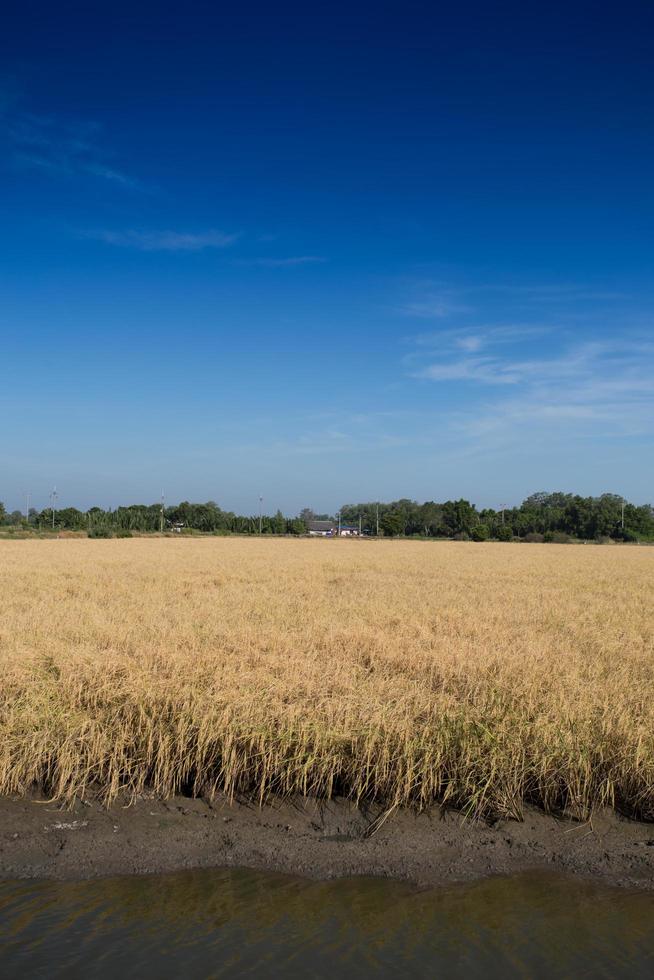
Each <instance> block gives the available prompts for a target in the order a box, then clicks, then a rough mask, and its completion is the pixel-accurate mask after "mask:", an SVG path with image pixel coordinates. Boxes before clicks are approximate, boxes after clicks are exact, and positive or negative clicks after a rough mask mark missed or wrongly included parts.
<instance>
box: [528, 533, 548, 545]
mask: <svg viewBox="0 0 654 980" xmlns="http://www.w3.org/2000/svg"><path fill="white" fill-rule="evenodd" d="M523 540H524V541H528V542H529V543H530V544H542V543H543V541H544V540H545V535H544V534H539V533H538V531H530V532H529V534H525V536H524V538H523Z"/></svg>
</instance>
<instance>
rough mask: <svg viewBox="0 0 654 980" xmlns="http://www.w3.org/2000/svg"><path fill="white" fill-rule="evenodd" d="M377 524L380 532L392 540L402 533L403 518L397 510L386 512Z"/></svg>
mask: <svg viewBox="0 0 654 980" xmlns="http://www.w3.org/2000/svg"><path fill="white" fill-rule="evenodd" d="M379 523H380V526H381V529H382V531H383V532H384V534H385V535H386V536H387V537H389V538H394V537H397V536H398V535H400V534H403V533H404V516H403V514H402V513H401V512H400V511H398V510H388V511H386V513H385V514H384V516H383V517H382V518H381V520H380V522H379Z"/></svg>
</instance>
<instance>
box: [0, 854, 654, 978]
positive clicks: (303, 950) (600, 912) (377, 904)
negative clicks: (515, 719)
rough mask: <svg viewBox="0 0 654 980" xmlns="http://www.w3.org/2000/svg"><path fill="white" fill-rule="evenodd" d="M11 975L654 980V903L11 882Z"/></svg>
mask: <svg viewBox="0 0 654 980" xmlns="http://www.w3.org/2000/svg"><path fill="white" fill-rule="evenodd" d="M0 942H1V943H2V953H1V957H2V958H1V960H0V975H1V976H2V977H3V978H11V977H56V976H62V977H63V976H65V977H82V976H93V977H100V978H104V977H107V978H109V977H111V978H114V977H120V978H121V980H125V978H129V977H139V978H143V977H157V978H163V977H239V976H252V977H285V978H286V977H303V978H304V977H330V978H333V977H366V976H371V977H394V978H395V977H402V976H411V977H452V976H461V977H463V976H465V977H477V976H479V977H482V976H483V977H484V978H485V980H490V978H494V977H498V978H499V977H506V976H507V975H511V976H524V977H548V978H550V977H553V976H554V977H611V978H615V977H630V978H633V977H647V978H649V977H651V976H654V896H652V895H649V894H645V893H631V892H623V891H619V890H612V889H607V888H601V887H598V886H596V885H591V884H587V883H584V882H579V881H575V880H571V879H566V878H560V877H550V876H535V875H529V876H521V877H517V878H494V879H488V880H486V881H482V882H478V883H476V884H473V885H465V886H461V885H458V886H453V887H448V888H441V889H435V890H431V891H422V892H420V891H417V890H415V889H414V888H412V887H411V886H410V885H405V884H402V883H398V882H392V881H384V880H380V879H348V880H341V881H331V882H311V881H305V880H300V879H297V878H288V877H285V876H282V875H273V874H262V873H260V872H255V871H245V870H225V871H192V872H183V873H180V874H173V875H161V876H157V877H143V878H114V879H106V880H99V881H85V882H47V881H46V882H43V881H40V882H28V881H18V882H16V881H10V882H7V881H5V882H0Z"/></svg>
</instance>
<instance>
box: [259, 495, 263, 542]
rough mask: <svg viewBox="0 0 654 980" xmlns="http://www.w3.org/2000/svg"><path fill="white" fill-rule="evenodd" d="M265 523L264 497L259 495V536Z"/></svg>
mask: <svg viewBox="0 0 654 980" xmlns="http://www.w3.org/2000/svg"><path fill="white" fill-rule="evenodd" d="M262 521H263V496H262V494H259V534H261V526H262Z"/></svg>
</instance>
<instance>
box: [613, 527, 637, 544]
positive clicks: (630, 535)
mask: <svg viewBox="0 0 654 980" xmlns="http://www.w3.org/2000/svg"><path fill="white" fill-rule="evenodd" d="M616 538H618V539H619V540H620V541H630V542H632V543H633V542H635V541H638V535H637V534H636V532H635V531H628V530H627V529H626V528H624V529H621V530H620V531H619V532H618V533H617V534H616Z"/></svg>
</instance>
